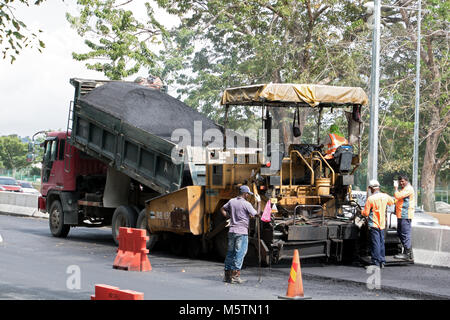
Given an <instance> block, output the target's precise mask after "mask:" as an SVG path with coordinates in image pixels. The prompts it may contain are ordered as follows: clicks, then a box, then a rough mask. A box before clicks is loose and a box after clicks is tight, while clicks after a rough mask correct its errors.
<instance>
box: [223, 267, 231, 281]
mask: <svg viewBox="0 0 450 320" xmlns="http://www.w3.org/2000/svg"><path fill="white" fill-rule="evenodd" d="M232 271H233V270H225V272H224V276H223V282H227V283H231V276H232V274H231V273H232Z"/></svg>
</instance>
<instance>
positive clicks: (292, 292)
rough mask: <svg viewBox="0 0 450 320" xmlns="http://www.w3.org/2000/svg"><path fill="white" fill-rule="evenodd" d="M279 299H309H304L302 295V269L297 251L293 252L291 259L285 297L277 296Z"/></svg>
mask: <svg viewBox="0 0 450 320" xmlns="http://www.w3.org/2000/svg"><path fill="white" fill-rule="evenodd" d="M278 298H280V299H295V300H301V299H311V298H310V297H305V296H304V293H303V280H302V268H301V266H300V258H299V254H298V250H297V249H295V250H294V257H293V258H292V267H291V273H290V275H289V280H288V288H287V292H286V295H285V296H278Z"/></svg>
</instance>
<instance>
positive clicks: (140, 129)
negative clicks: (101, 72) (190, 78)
mask: <svg viewBox="0 0 450 320" xmlns="http://www.w3.org/2000/svg"><path fill="white" fill-rule="evenodd" d="M71 83H72V85H74V86H75V89H76V90H75V101H74V106H73V109H72V112H71V119H72V121H70V120H69V129H71V131H72V132H71V144H72V145H74V146H75V147H77V148H79V149H81V150H82V151H84V152H86V153H87V154H89V155H90V156H93V157H95V158H97V159H99V160H102V161H104V162H105V163H107V164H108V165H110V166H111V167H114V168H115V169H117V170H119V171H120V172H122V173H124V174H126V175H128V176H130V177H131V178H133V179H135V180H137V181H139V182H140V183H142V184H144V185H146V186H148V187H150V188H152V189H153V190H155V191H157V192H159V193H161V194H164V193H168V192H172V191H175V190H178V189H179V188H181V184H182V181H183V172H184V171H185V166H184V163H179V164H176V163H174V162H173V161H172V158H171V153H172V150H173V148H174V146H175V143H177V142H178V141H175V142H172V141H171V140H170V139H171V135H172V133H173V132H174V131H175V130H177V129H182V130H184V131H179V132H185V133H189V134H190V138H191V139H192V140H191V141H192V142H193V141H202V137H203V132H204V131H205V130H208V129H219V130H220V129H221V128H220V127H219V126H218V125H217V124H215V123H214V122H213V121H211V120H210V119H208V118H207V117H205V116H203V115H202V114H200V113H199V112H197V111H195V110H194V109H192V108H190V107H189V106H187V105H186V104H184V103H183V102H181V101H180V100H177V99H175V98H173V97H171V96H169V95H167V94H165V93H162V92H160V91H158V90H155V89H151V88H147V87H144V86H141V85H139V84H136V83H131V82H122V81H94V80H81V79H71ZM70 126H71V127H70ZM193 139H197V140H193Z"/></svg>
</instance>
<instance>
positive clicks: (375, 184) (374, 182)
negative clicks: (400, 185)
mask: <svg viewBox="0 0 450 320" xmlns="http://www.w3.org/2000/svg"><path fill="white" fill-rule="evenodd" d="M379 186H380V183H379V182H378V180H375V179H373V180H370V181H369V187H372V188H377V187H379Z"/></svg>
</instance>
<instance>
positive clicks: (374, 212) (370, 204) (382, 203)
mask: <svg viewBox="0 0 450 320" xmlns="http://www.w3.org/2000/svg"><path fill="white" fill-rule="evenodd" d="M393 204H394V199H393V198H392V197H390V196H389V195H387V194H386V193H382V192H377V193H375V194H373V195H371V196H370V197H368V198H367V200H366V204H365V206H364V209H363V211H362V212H361V214H362V215H363V216H366V217H368V218H369V227H371V228H377V229H380V230H383V229H384V228H385V227H386V206H390V205H393Z"/></svg>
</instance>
